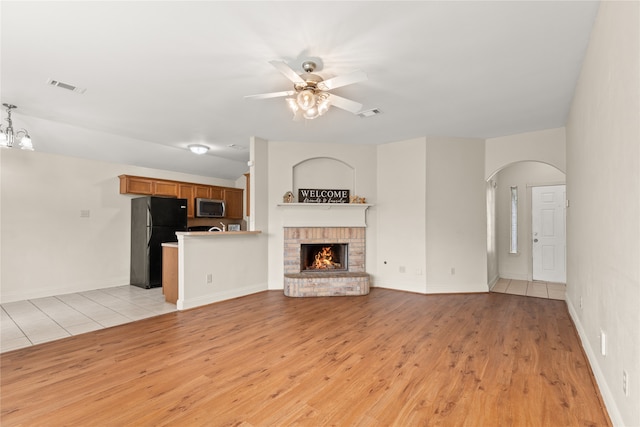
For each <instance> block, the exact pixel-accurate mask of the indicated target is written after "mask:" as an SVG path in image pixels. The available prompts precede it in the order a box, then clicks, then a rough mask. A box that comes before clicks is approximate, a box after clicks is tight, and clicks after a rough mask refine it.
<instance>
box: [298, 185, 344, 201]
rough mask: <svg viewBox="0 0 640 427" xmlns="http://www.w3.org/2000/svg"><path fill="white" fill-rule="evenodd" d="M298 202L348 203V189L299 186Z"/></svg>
mask: <svg viewBox="0 0 640 427" xmlns="http://www.w3.org/2000/svg"><path fill="white" fill-rule="evenodd" d="M298 203H349V190H324V189H312V188H300V189H298Z"/></svg>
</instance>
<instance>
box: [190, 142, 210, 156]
mask: <svg viewBox="0 0 640 427" xmlns="http://www.w3.org/2000/svg"><path fill="white" fill-rule="evenodd" d="M189 150H191V152H192V153H194V154H204V153H206V152H207V151H209V147H207V146H206V145H202V144H190V145H189Z"/></svg>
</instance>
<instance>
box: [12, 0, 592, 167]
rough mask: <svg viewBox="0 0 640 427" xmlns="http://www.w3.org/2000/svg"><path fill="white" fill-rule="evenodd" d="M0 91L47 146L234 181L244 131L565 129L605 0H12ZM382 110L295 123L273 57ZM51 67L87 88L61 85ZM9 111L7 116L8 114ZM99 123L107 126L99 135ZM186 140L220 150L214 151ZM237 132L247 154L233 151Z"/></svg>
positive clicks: (341, 133)
mask: <svg viewBox="0 0 640 427" xmlns="http://www.w3.org/2000/svg"><path fill="white" fill-rule="evenodd" d="M0 8H1V9H0V13H1V14H2V16H1V24H2V29H1V37H2V39H1V40H0V42H1V61H2V62H1V73H2V74H1V82H0V83H1V87H0V88H1V101H2V102H4V103H12V104H16V105H18V107H19V108H18V110H16V111H15V112H14V114H13V118H14V127H26V128H27V129H28V130H29V131H30V133H31V134H32V138H33V142H34V145H35V146H36V149H37V150H39V151H45V152H52V153H61V154H65V155H72V156H78V157H86V158H96V159H101V160H106V161H113V162H118V163H124V164H136V165H140V166H146V167H155V168H160V169H167V170H175V171H180V172H186V173H193V174H197V175H204V176H212V177H218V178H227V179H235V178H237V177H239V176H241V174H242V173H244V172H246V171H247V166H246V161H247V160H248V158H249V151H248V146H249V139H250V137H251V136H257V137H261V138H265V139H268V140H278V141H296V142H338V143H345V144H349V143H354V144H355V143H357V144H380V143H386V142H392V141H400V140H404V139H409V138H414V137H420V136H438V135H440V136H456V137H478V138H487V137H496V136H502V135H511V134H517V133H521V132H528V131H535V130H540V129H549V128H554V127H560V126H563V125H564V123H565V121H566V118H567V114H568V111H569V107H570V102H571V99H572V96H573V91H574V87H575V85H576V80H577V78H578V74H579V70H580V66H581V63H582V58H583V55H584V52H585V49H586V46H587V42H588V38H589V33H590V30H591V27H592V24H593V21H594V19H595V15H596V12H597V8H598V3H597V2H593V1H589V2H583V1H532V2H528V1H496V2H489V1H470V2H460V1H445V2H437V1H410V2H398V1H389V2H384V1H352V2H342V1H335V2H330V1H324V2H303V1H299V2H275V1H258V2H244V1H194V2H188V1H164V2H154V1H107V2H93V1H70V2H62V1H45V2H31V1H6V0H5V1H2V2H0ZM309 58H312V59H315V60H316V62H318V64H319V67H318V69H317V70H316V71H317V74H320V75H322V76H323V77H324V78H325V79H326V78H330V77H333V76H337V75H343V74H346V73H348V72H350V71H354V70H358V69H360V70H362V71H364V72H365V73H366V74H367V75H368V80H367V81H365V82H363V83H357V84H353V85H349V86H345V87H342V88H338V89H335V90H334V93H336V94H337V95H340V96H343V97H346V98H349V99H353V100H355V101H358V102H361V103H362V104H363V109H365V110H367V109H372V108H378V109H380V110H381V112H382V114H380V115H377V116H374V117H370V118H360V117H358V116H356V115H354V114H351V113H348V112H346V111H343V110H340V109H337V108H332V109H331V110H330V111H329V112H328V113H327V114H326V115H325V116H323V117H320V118H318V119H316V120H311V121H292V116H291V113H290V112H289V110H288V109H287V107H286V106H285V101H284V99H283V98H274V99H266V100H247V99H244V96H245V95H252V94H259V93H265V92H275V91H284V90H290V89H291V88H292V84H291V82H290V81H289V80H287V79H286V78H285V77H284V76H283V75H282V74H281V73H280V72H279V71H278V70H276V69H275V68H274V67H273V66H272V65H271V64H269V61H270V60H284V61H286V62H287V63H289V64H290V65H291V66H292V67H293V68H294V69H298V70H299V71H300V72H302V70H301V64H302V62H303V61H304V60H305V59H309ZM49 79H55V80H59V81H61V82H64V83H68V84H72V85H75V86H78V87H81V88H85V89H86V92H85V93H84V94H78V93H74V92H70V91H67V90H64V89H60V88H55V87H51V86H49V85H48V84H47V81H48V80H49ZM2 116H3V118H4V117H5V114H4V112H3V113H2ZM96 131H98V132H96ZM189 143H203V144H206V145H208V146H210V147H211V148H212V150H211V151H210V152H209V153H208V154H206V155H204V156H195V155H193V154H191V153H189V152H188V151H186V150H185V147H186V146H187V145H188V144H189ZM230 144H235V145H236V146H237V147H238V148H242V149H240V150H238V149H233V148H229V147H228V145H230Z"/></svg>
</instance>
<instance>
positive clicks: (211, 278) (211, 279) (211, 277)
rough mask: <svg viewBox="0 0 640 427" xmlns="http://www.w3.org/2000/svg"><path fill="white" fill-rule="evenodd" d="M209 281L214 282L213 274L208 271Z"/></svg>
mask: <svg viewBox="0 0 640 427" xmlns="http://www.w3.org/2000/svg"><path fill="white" fill-rule="evenodd" d="M207 283H209V284H211V283H213V274H211V273H207Z"/></svg>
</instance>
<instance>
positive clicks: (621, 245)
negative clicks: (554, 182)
mask: <svg viewBox="0 0 640 427" xmlns="http://www.w3.org/2000/svg"><path fill="white" fill-rule="evenodd" d="M639 17H640V3H639V2H637V1H635V2H618V1H604V2H601V3H600V9H599V12H598V16H597V18H596V22H595V25H594V28H593V30H592V33H591V38H590V42H589V47H588V49H587V53H586V57H585V60H584V63H583V66H582V71H581V75H580V79H579V81H578V84H577V87H576V92H575V96H574V99H573V104H572V107H571V112H570V115H569V120H568V123H567V196H568V200H569V202H570V206H569V208H568V209H567V225H568V229H567V254H568V259H567V303H568V305H569V310H570V313H571V315H572V318H573V320H574V322H575V324H576V328H577V329H578V332H579V334H580V337H581V339H582V342H583V345H584V347H585V351H586V353H587V356H588V358H589V361H590V364H591V367H592V369H593V372H594V375H595V377H596V380H597V381H598V384H599V386H600V391H601V392H602V395H603V398H604V401H605V403H606V405H607V409H608V411H609V414H610V416H611V418H612V421H613V423H614V425H619V426H622V425H626V426H638V425H640V405H639V404H638V402H640V363H639V361H640V309H639V307H640V142H639V141H640V84H639V78H638V76H640V30H639V22H640V19H639ZM581 303H582V304H581ZM601 331H604V332H605V334H606V336H607V354H606V355H605V356H603V355H601V354H600V332H601ZM623 370H626V371H627V373H628V376H629V381H630V395H629V396H625V395H624V393H623V392H622V372H623Z"/></svg>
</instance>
